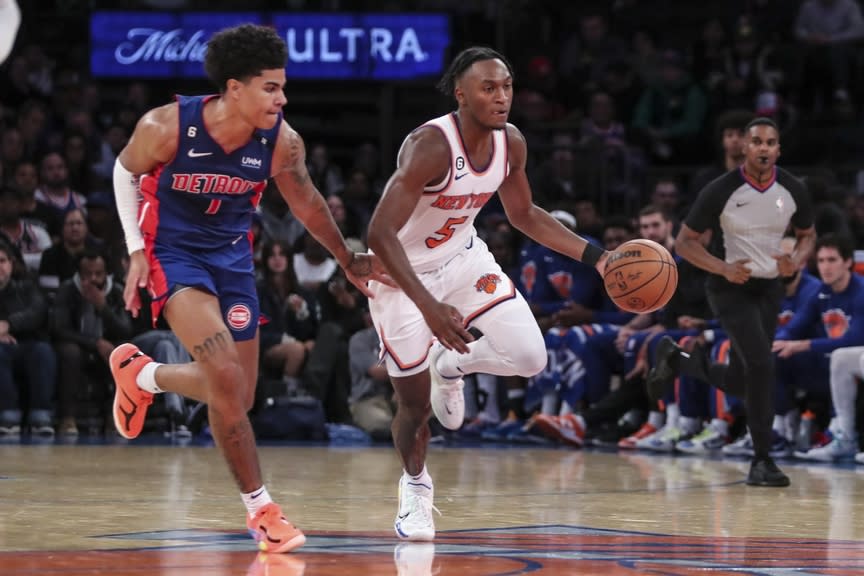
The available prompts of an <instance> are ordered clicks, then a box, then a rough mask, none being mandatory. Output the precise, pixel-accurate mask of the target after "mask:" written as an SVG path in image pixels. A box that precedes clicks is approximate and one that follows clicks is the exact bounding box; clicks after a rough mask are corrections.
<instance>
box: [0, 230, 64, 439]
mask: <svg viewBox="0 0 864 576" xmlns="http://www.w3.org/2000/svg"><path fill="white" fill-rule="evenodd" d="M14 260H15V253H14V250H13V249H12V247H11V246H10V245H9V244H8V243H6V242H5V241H4V242H0V436H10V435H17V434H19V433H20V432H21V424H22V423H23V417H22V403H21V399H23V398H27V403H28V405H27V412H28V416H27V423H28V424H29V426H30V430H31V432H32V434H33V435H36V436H51V435H53V434H54V427H53V425H52V416H53V415H52V400H53V396H54V389H55V385H56V378H57V360H56V357H55V355H54V350H52V349H51V345H50V344H49V343H48V342H47V340H46V338H45V336H46V335H47V331H46V328H47V319H48V304H47V303H46V302H45V298H44V297H43V296H42V293H41V292H40V291H39V290H38V289H37V288H36V287H35V286H34V285H33V283H31V282H30V281H29V280H27V279H19V278H14V277H13V267H14Z"/></svg>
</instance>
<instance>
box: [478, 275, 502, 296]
mask: <svg viewBox="0 0 864 576" xmlns="http://www.w3.org/2000/svg"><path fill="white" fill-rule="evenodd" d="M500 283H501V277H500V276H498V275H497V274H484V275H483V276H481V277H480V279H479V280H477V282H476V283H475V284H474V288H475V289H476V290H477V292H485V293H486V294H494V293H495V290H497V289H498V284H500Z"/></svg>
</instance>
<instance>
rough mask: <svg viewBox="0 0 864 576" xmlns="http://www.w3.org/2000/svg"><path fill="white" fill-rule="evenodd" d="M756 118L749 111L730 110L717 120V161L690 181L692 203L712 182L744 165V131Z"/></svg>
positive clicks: (689, 195)
mask: <svg viewBox="0 0 864 576" xmlns="http://www.w3.org/2000/svg"><path fill="white" fill-rule="evenodd" d="M754 117H755V114H753V112H750V111H749V110H743V109H742V110H729V111H728V112H725V113H724V114H722V115H721V116H720V117H719V118H718V119H717V126H716V132H715V138H716V139H715V142H716V143H717V145H718V146H717V152H718V154H717V160H716V161H715V162H714V163H713V164H711V165H710V166H706V167H704V168H702V169H700V170H699V171H697V172H696V173H695V174H694V175H693V177H692V178H691V179H690V192H689V194H688V197H689V199H690V201H692V200H694V199H695V198H696V196H698V195H699V192H700V191H701V190H702V189H703V188H704V187H705V186H706V185H707V184H708V183H709V182H711V181H712V180H714V179H715V178H719V177H720V176H722V175H723V174H725V173H726V172H728V171H730V170H734V169H735V168H738V167H739V166H741V164H743V163H744V135H745V131H744V129H745V128H746V127H747V124H749V123H750V121H751V120H753V118H754Z"/></svg>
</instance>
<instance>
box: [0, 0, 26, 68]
mask: <svg viewBox="0 0 864 576" xmlns="http://www.w3.org/2000/svg"><path fill="white" fill-rule="evenodd" d="M20 24H21V10H20V9H19V8H18V3H17V2H15V0H0V64H2V63H3V62H5V61H6V58H8V57H9V53H10V52H12V46H14V45H15V37H16V36H17V35H18V26H19V25H20Z"/></svg>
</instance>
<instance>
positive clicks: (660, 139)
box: [633, 50, 708, 162]
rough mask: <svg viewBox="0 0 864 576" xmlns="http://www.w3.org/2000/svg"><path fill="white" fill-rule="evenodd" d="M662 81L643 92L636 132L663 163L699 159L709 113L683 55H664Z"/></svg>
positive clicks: (674, 53) (669, 52) (648, 149)
mask: <svg viewBox="0 0 864 576" xmlns="http://www.w3.org/2000/svg"><path fill="white" fill-rule="evenodd" d="M662 70H663V73H662V78H663V81H662V82H661V84H660V85H659V86H657V87H648V88H646V89H645V91H644V92H643V93H642V97H641V98H640V99H639V104H638V106H637V107H636V112H635V114H634V116H633V129H634V130H637V131H638V132H639V134H640V135H641V137H642V138H643V139H644V140H645V143H646V146H647V151H648V152H650V153H651V155H652V157H653V158H654V159H655V160H657V161H660V162H689V161H693V160H694V159H696V158H698V157H699V153H701V152H702V149H703V146H702V142H701V140H700V134H701V131H702V125H703V123H704V121H705V114H706V111H707V105H708V103H707V100H706V98H705V94H704V93H703V92H702V89H701V88H700V87H699V86H698V85H697V84H696V83H695V82H693V80H692V79H691V78H690V74H689V72H688V70H687V63H686V61H685V59H684V55H683V54H681V53H680V52H677V51H674V50H667V51H666V52H665V53H664V54H663V68H662Z"/></svg>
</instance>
